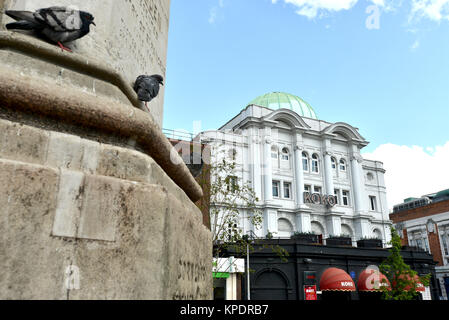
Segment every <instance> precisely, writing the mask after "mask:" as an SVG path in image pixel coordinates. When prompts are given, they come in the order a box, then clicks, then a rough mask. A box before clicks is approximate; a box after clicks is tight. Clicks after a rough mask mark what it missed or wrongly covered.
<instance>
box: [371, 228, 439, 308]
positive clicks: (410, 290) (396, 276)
mask: <svg viewBox="0 0 449 320" xmlns="http://www.w3.org/2000/svg"><path fill="white" fill-rule="evenodd" d="M390 244H391V245H392V248H391V249H390V250H389V251H390V256H389V257H388V258H387V259H386V260H385V261H384V262H382V264H381V265H380V266H379V270H380V271H381V272H382V273H383V274H384V275H385V276H386V277H387V278H388V280H389V282H390V284H391V290H388V289H387V288H386V287H382V291H383V299H384V300H414V299H416V297H417V295H418V294H419V293H418V291H417V288H418V284H419V283H422V284H423V285H424V286H428V285H429V281H430V277H431V275H430V274H428V275H426V276H423V277H418V273H417V272H416V271H414V270H412V269H411V267H410V266H409V265H408V264H406V263H405V262H404V259H403V258H402V256H401V248H402V244H401V238H400V237H399V235H398V233H397V232H396V230H395V229H394V228H393V227H392V228H391V243H390Z"/></svg>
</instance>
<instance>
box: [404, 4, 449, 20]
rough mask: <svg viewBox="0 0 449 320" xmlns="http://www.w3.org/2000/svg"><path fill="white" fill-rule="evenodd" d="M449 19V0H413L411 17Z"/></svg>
mask: <svg viewBox="0 0 449 320" xmlns="http://www.w3.org/2000/svg"><path fill="white" fill-rule="evenodd" d="M413 18H428V19H431V20H435V21H441V20H443V19H446V20H449V0H412V12H411V16H410V19H413Z"/></svg>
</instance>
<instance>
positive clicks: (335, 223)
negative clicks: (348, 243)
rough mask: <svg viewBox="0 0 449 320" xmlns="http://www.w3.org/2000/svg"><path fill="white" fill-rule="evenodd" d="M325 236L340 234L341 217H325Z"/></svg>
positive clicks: (333, 215) (332, 215)
mask: <svg viewBox="0 0 449 320" xmlns="http://www.w3.org/2000/svg"><path fill="white" fill-rule="evenodd" d="M326 226H327V234H328V235H332V236H339V235H340V234H341V217H340V215H336V214H328V215H327V216H326Z"/></svg>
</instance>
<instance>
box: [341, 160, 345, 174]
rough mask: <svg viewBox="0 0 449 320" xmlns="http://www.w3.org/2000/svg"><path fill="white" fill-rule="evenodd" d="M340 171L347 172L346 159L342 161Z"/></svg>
mask: <svg viewBox="0 0 449 320" xmlns="http://www.w3.org/2000/svg"><path fill="white" fill-rule="evenodd" d="M340 171H344V172H346V161H345V159H340Z"/></svg>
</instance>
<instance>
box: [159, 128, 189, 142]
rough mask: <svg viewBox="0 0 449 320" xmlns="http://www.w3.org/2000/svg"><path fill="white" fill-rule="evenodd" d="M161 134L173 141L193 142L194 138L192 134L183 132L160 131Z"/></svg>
mask: <svg viewBox="0 0 449 320" xmlns="http://www.w3.org/2000/svg"><path fill="white" fill-rule="evenodd" d="M162 133H163V134H164V135H165V136H166V137H167V138H168V139H173V140H182V141H193V138H195V136H194V135H193V134H192V133H189V132H185V131H176V130H171V129H162Z"/></svg>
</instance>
